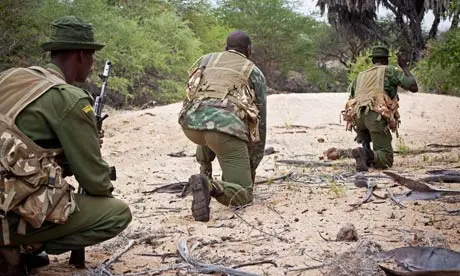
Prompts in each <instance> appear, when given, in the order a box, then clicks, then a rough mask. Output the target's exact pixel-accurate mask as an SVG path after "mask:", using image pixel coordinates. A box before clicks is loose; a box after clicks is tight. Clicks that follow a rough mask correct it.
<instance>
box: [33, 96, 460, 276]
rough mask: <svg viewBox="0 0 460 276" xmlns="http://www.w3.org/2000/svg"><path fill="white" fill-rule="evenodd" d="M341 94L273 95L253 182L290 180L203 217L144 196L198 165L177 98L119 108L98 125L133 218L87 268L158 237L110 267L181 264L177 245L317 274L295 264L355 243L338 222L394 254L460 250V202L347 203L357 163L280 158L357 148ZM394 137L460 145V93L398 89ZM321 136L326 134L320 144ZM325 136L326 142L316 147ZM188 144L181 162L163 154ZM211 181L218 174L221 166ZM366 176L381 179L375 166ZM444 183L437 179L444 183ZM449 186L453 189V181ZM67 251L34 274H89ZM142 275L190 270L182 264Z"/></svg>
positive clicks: (404, 159)
mask: <svg viewBox="0 0 460 276" xmlns="http://www.w3.org/2000/svg"><path fill="white" fill-rule="evenodd" d="M345 100H346V94H338V93H322V94H284V95H272V96H269V97H268V137H267V147H270V146H271V147H274V149H275V150H276V151H278V152H277V153H275V154H273V155H269V156H266V157H265V158H264V160H263V161H262V163H261V165H260V167H259V168H258V170H257V179H258V180H263V179H266V178H270V177H274V176H278V175H282V174H285V173H287V172H288V171H293V172H294V175H293V176H292V178H291V180H289V181H284V182H279V181H278V182H270V183H268V184H261V185H256V186H255V189H254V194H255V200H254V203H253V204H252V205H250V206H248V207H246V208H244V209H242V210H238V211H236V212H235V211H232V210H231V209H229V208H228V207H226V206H222V205H220V204H218V203H217V202H216V201H214V200H213V201H212V203H211V211H212V217H211V221H210V222H208V223H200V222H195V221H194V220H193V218H192V216H191V212H190V206H191V201H192V199H191V197H190V196H189V197H187V198H185V199H181V198H179V197H178V196H177V194H168V193H151V194H148V193H147V194H144V193H143V192H145V191H149V190H152V189H154V188H156V187H158V186H159V185H161V184H168V183H172V182H177V181H186V180H187V179H188V177H189V176H190V175H191V174H194V173H197V172H198V164H197V163H196V162H195V159H194V157H192V155H193V154H194V149H195V146H194V144H193V143H191V142H189V141H188V140H187V139H186V137H185V136H184V135H183V134H182V132H181V129H180V127H179V125H178V124H177V114H178V112H179V110H180V108H181V104H180V103H177V104H172V105H168V106H162V107H155V108H152V109H147V110H140V111H114V112H111V116H110V117H109V118H108V119H107V120H106V121H105V125H104V129H105V132H106V138H105V140H104V146H103V155H104V157H105V158H106V159H107V160H108V161H109V162H110V163H111V165H115V166H116V167H117V170H118V180H117V181H116V182H114V184H115V186H116V190H115V195H116V197H118V198H121V199H123V200H125V201H126V202H128V203H129V204H130V206H131V210H132V213H133V221H132V223H131V224H130V225H129V227H128V228H127V229H126V230H125V231H124V232H123V233H122V234H120V235H119V236H118V237H116V238H114V239H112V240H109V241H107V242H105V243H103V244H101V245H97V246H93V247H88V248H86V252H87V255H86V258H87V266H88V268H89V269H94V268H96V267H98V266H100V265H102V263H103V262H104V261H106V260H107V259H109V258H110V257H111V256H112V255H113V254H115V253H116V252H119V251H121V250H122V249H123V248H124V247H125V246H126V245H127V244H128V240H129V239H138V238H143V237H148V236H151V235H153V238H149V239H148V240H147V243H141V244H136V245H134V246H133V247H132V248H131V249H130V250H129V251H128V252H126V253H124V254H123V255H122V256H121V257H120V258H119V260H118V261H117V262H115V263H114V264H113V265H112V266H111V267H110V269H109V270H110V271H111V273H113V274H127V275H129V273H136V272H141V271H145V270H148V269H158V268H160V267H165V266H169V265H174V264H176V263H178V262H180V259H179V258H178V257H177V256H176V255H175V254H174V253H176V246H177V244H178V243H179V241H181V240H188V242H189V243H188V244H189V246H191V247H194V250H193V255H194V256H195V257H197V258H198V259H199V260H200V261H202V262H206V263H212V264H220V265H225V266H228V267H231V266H234V265H239V264H243V263H248V262H256V261H269V260H270V261H272V262H273V264H276V266H275V265H273V264H270V263H267V264H259V265H253V266H247V267H243V268H241V270H244V271H247V272H252V273H256V274H259V275H323V273H326V272H327V271H328V269H327V266H326V267H323V268H321V269H313V270H296V269H298V268H302V267H305V266H309V265H317V264H320V263H321V262H322V261H324V260H327V259H328V258H330V257H333V256H336V255H337V254H339V253H342V252H344V251H345V250H347V249H348V248H350V247H352V246H354V244H355V242H332V241H326V240H325V239H323V238H322V237H321V236H320V234H319V233H321V234H322V236H323V237H325V238H326V239H335V236H336V234H337V232H338V231H339V229H340V228H341V227H342V226H344V224H345V223H348V222H349V223H352V224H354V225H355V227H356V229H357V232H358V237H359V239H361V240H363V239H368V240H372V241H374V242H377V243H378V244H380V245H381V246H382V247H383V249H385V250H389V249H392V248H396V247H401V246H407V245H430V244H433V245H441V246H443V247H449V248H451V249H453V250H457V251H460V238H459V237H460V230H459V229H460V216H447V215H446V212H445V210H456V209H460V203H459V202H460V198H459V197H457V198H455V197H451V198H449V200H447V199H441V200H435V201H417V202H413V201H412V202H404V205H405V206H406V207H407V208H404V209H402V208H401V207H399V206H397V205H396V204H394V203H393V202H392V201H391V200H390V199H386V200H385V199H377V198H375V197H374V198H373V201H372V202H370V203H367V204H364V205H362V206H361V207H359V208H355V209H353V208H352V207H351V206H349V204H351V203H355V202H359V201H360V200H362V198H363V196H364V194H365V193H366V189H365V188H358V187H356V186H354V185H353V180H354V176H353V174H354V167H353V165H354V160H350V159H348V160H338V161H334V162H333V163H334V164H335V165H334V166H293V165H285V164H283V163H280V162H278V161H279V160H282V159H297V160H308V161H320V157H321V156H322V153H323V151H325V150H326V149H327V148H330V147H341V148H348V147H355V146H356V144H355V143H354V142H353V138H354V134H352V133H351V132H345V130H344V128H345V127H344V123H343V122H340V116H339V114H340V110H341V109H342V107H343V104H344V102H345ZM400 105H401V108H400V112H401V114H402V125H401V128H400V134H401V139H396V138H394V140H393V144H394V147H395V149H396V150H398V149H399V150H403V151H406V152H409V153H410V152H412V151H414V150H420V149H427V145H428V144H430V143H438V144H460V136H459V131H460V98H454V97H447V96H438V95H430V94H407V93H404V94H402V95H401V101H400ZM321 138H322V139H321ZM323 140H324V142H322V141H323ZM180 151H184V153H185V154H186V155H187V157H181V158H178V157H170V156H168V155H167V154H169V153H174V152H180ZM459 165H460V150H458V149H456V148H453V149H445V150H444V151H442V152H439V153H425V154H398V155H396V157H395V166H394V167H393V169H392V171H395V172H399V173H402V174H405V175H407V176H409V177H414V178H416V177H419V176H422V175H425V174H426V171H427V170H430V169H433V168H455V167H458V166H459ZM214 174H215V177H219V176H220V171H219V166H218V164H217V162H216V163H215V164H214ZM370 174H371V175H383V174H382V173H381V172H373V173H370ZM372 181H375V183H376V184H378V187H379V189H378V190H377V191H376V193H377V194H380V195H384V194H385V193H386V190H385V189H386V188H389V189H390V191H391V192H392V193H394V194H397V193H401V192H403V191H407V189H406V188H402V187H395V185H394V182H393V181H392V180H390V179H387V178H375V179H374V178H373V180H372ZM446 185H447V184H444V187H446ZM448 187H450V188H457V189H460V184H450V185H449V186H448ZM67 258H68V254H63V255H60V256H51V261H52V263H51V265H50V266H48V267H46V268H44V269H41V270H40V271H37V273H36V275H85V274H87V273H88V271H87V270H77V269H74V268H73V267H71V266H69V265H68V264H67ZM147 275H195V274H193V273H192V272H187V271H181V272H177V271H172V272H162V273H157V274H153V273H150V274H147Z"/></svg>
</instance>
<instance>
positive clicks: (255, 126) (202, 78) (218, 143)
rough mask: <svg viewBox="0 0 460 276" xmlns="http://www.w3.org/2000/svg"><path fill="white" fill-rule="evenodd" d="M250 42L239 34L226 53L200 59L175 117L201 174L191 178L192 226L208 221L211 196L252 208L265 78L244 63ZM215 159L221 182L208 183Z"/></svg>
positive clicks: (259, 157)
mask: <svg viewBox="0 0 460 276" xmlns="http://www.w3.org/2000/svg"><path fill="white" fill-rule="evenodd" d="M250 54H251V40H250V39H249V36H248V35H247V34H246V33H244V32H241V31H235V32H233V33H231V34H230V35H229V36H228V38H227V47H226V51H224V52H220V53H212V54H208V55H205V56H203V57H201V58H200V59H199V60H198V61H197V62H196V66H193V67H192V70H191V74H190V79H189V82H188V86H187V89H186V92H187V99H186V100H185V101H184V107H183V109H182V111H181V113H180V115H179V123H180V125H181V126H182V129H183V131H184V133H185V135H186V136H187V137H188V138H189V139H190V140H191V141H192V142H194V143H195V144H197V145H198V146H197V151H196V152H197V155H196V156H197V160H198V162H199V163H200V164H201V168H200V171H201V174H197V175H192V176H191V177H190V181H189V183H190V188H191V190H192V192H193V202H192V214H193V216H194V218H195V220H198V221H208V220H209V212H210V209H209V203H210V200H211V196H212V197H215V198H216V200H217V201H218V202H220V203H221V204H224V205H227V206H228V205H232V206H240V205H244V204H248V203H250V202H252V189H253V183H254V178H255V172H256V168H257V166H258V165H259V163H260V161H261V160H262V158H263V155H264V147H265V131H266V127H265V125H266V84H265V77H264V75H263V74H262V72H261V71H260V70H259V68H257V66H256V65H255V64H254V63H253V62H252V61H250V60H249V59H248V58H249V56H250ZM216 156H217V159H218V161H219V164H220V166H221V168H222V181H217V180H213V179H212V168H211V162H212V160H213V159H214V158H215V157H216Z"/></svg>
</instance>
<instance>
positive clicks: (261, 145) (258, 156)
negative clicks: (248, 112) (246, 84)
mask: <svg viewBox="0 0 460 276" xmlns="http://www.w3.org/2000/svg"><path fill="white" fill-rule="evenodd" d="M250 80H251V82H252V84H253V85H254V91H255V94H256V105H257V106H258V107H259V112H260V123H259V134H260V141H259V142H255V143H253V144H252V145H251V148H252V151H251V154H252V156H251V164H252V166H253V168H252V169H254V170H255V169H256V168H257V166H258V165H259V163H260V161H262V158H263V157H264V151H265V140H266V136H267V83H266V80H265V76H264V74H263V73H262V71H260V69H259V68H258V67H254V69H253V71H252V72H251V75H250Z"/></svg>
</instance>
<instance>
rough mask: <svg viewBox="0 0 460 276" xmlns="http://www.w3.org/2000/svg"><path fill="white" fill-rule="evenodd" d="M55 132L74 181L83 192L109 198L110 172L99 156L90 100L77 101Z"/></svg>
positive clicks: (110, 194)
mask: <svg viewBox="0 0 460 276" xmlns="http://www.w3.org/2000/svg"><path fill="white" fill-rule="evenodd" d="M54 131H55V132H56V135H57V137H58V139H59V141H60V142H61V145H62V148H63V150H64V154H65V156H66V160H67V162H68V164H69V166H70V169H71V171H72V172H73V174H74V176H75V179H76V180H77V181H78V183H79V184H80V185H82V187H83V188H84V189H85V190H86V192H87V193H88V194H90V195H99V196H112V191H113V186H112V183H111V182H110V168H109V166H108V164H107V163H106V162H105V161H104V160H103V159H102V156H101V150H100V145H99V136H98V132H97V127H96V118H95V116H94V111H93V109H92V107H91V103H90V101H89V99H88V98H82V99H80V100H78V101H77V103H76V104H75V105H74V106H73V107H72V108H70V109H69V111H68V112H67V114H65V116H64V117H63V118H62V120H61V123H60V124H59V125H57V126H56V127H55V128H54Z"/></svg>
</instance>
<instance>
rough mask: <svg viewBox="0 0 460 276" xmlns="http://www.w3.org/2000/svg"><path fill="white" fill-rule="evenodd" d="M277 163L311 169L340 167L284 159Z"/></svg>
mask: <svg viewBox="0 0 460 276" xmlns="http://www.w3.org/2000/svg"><path fill="white" fill-rule="evenodd" d="M276 162H278V163H283V164H288V165H301V166H309V167H320V166H325V167H332V166H337V165H339V164H332V163H326V162H316V161H307V160H291V159H282V160H277V161H276Z"/></svg>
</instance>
